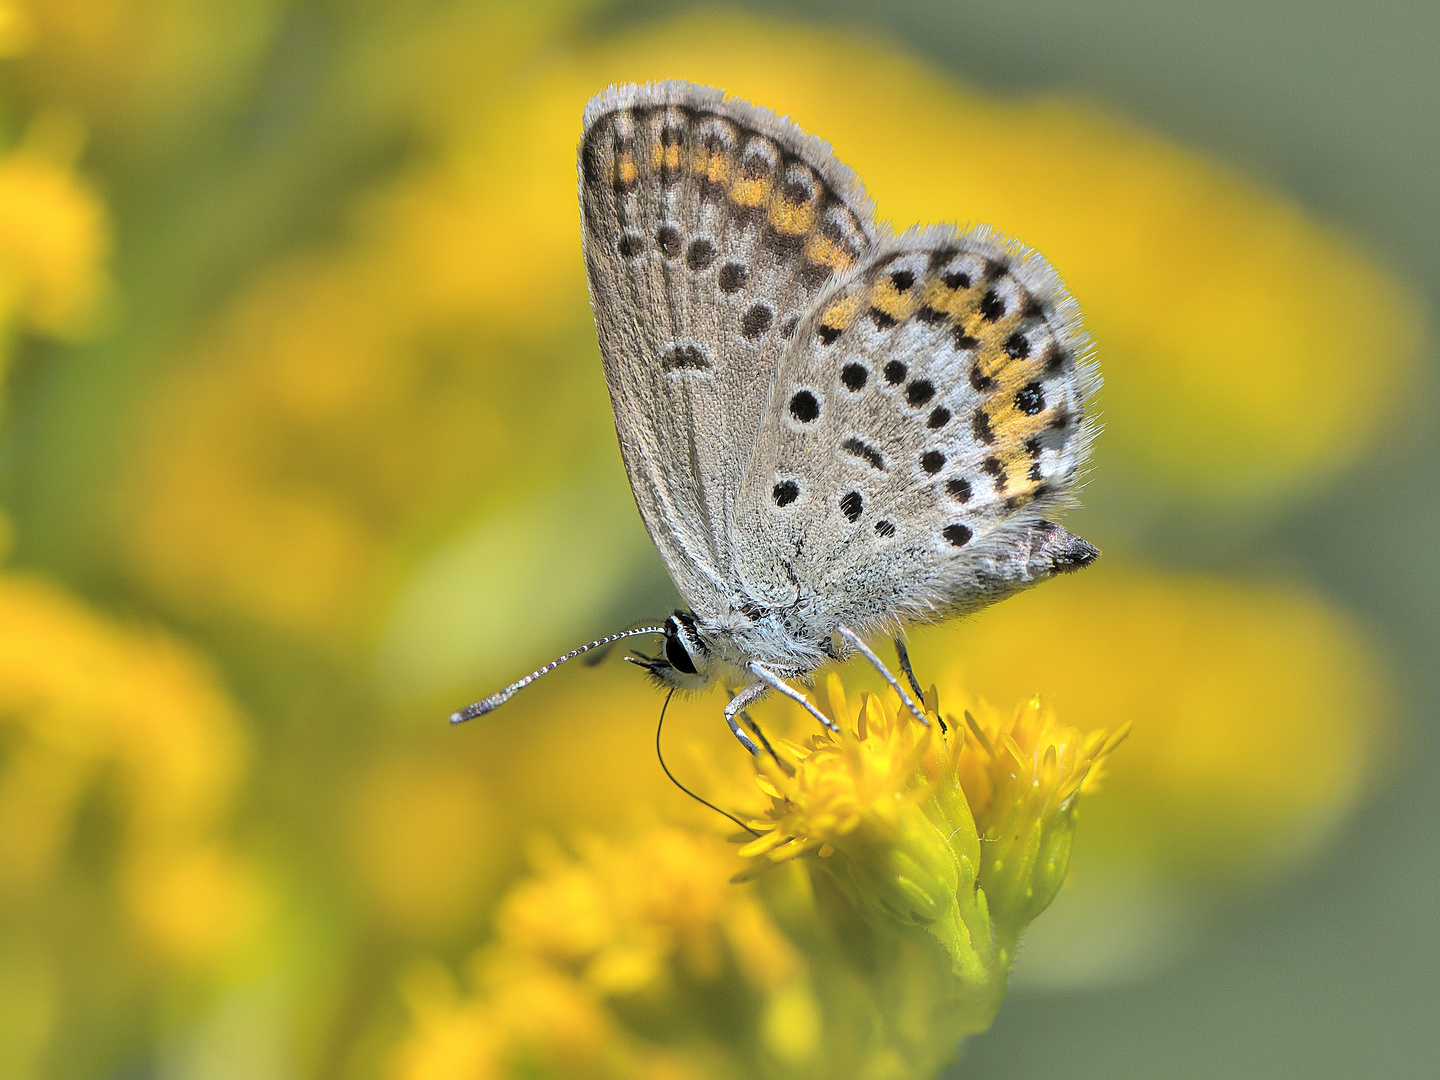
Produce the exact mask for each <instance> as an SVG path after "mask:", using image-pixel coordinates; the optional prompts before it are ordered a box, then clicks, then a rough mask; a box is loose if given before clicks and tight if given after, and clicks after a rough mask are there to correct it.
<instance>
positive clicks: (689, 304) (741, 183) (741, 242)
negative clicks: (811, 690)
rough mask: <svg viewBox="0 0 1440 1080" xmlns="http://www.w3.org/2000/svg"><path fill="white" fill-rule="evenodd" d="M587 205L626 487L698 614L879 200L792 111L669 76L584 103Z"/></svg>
mask: <svg viewBox="0 0 1440 1080" xmlns="http://www.w3.org/2000/svg"><path fill="white" fill-rule="evenodd" d="M580 206H581V216H582V219H583V229H582V239H583V244H584V251H585V267H586V273H587V275H588V278H589V284H590V297H591V303H592V305H593V307H594V309H595V322H596V328H597V331H598V334H599V339H600V350H601V354H602V356H603V359H604V365H605V377H606V381H607V383H608V384H609V388H610V395H611V403H612V406H613V408H614V413H615V427H616V431H617V433H618V435H619V439H620V447H621V452H622V454H623V456H624V459H625V466H626V469H627V471H628V473H629V476H630V483H631V487H632V489H633V491H634V493H635V499H636V502H637V504H638V505H639V508H640V512H641V515H642V517H643V518H644V520H645V524H646V527H647V528H648V529H649V531H650V535H651V536H652V537H653V538H654V540H655V543H656V545H657V546H658V547H659V549H660V552H661V555H662V556H663V557H664V559H665V561H666V564H667V566H668V568H669V570H670V572H671V575H672V576H673V577H674V578H675V581H676V584H677V586H678V587H679V588H680V591H681V592H682V594H684V596H685V598H686V600H687V602H688V603H689V604H690V605H691V607H692V608H693V609H694V610H695V611H696V612H697V613H699V614H701V615H702V616H703V615H705V614H708V613H711V612H712V611H713V609H715V608H716V607H717V605H719V604H720V597H721V595H722V594H724V593H725V592H726V590H727V588H728V584H727V583H729V582H731V581H732V580H733V576H732V574H731V561H732V559H733V558H734V554H735V553H734V551H733V550H732V547H731V545H732V537H733V529H732V528H731V527H730V525H731V523H732V522H733V521H734V520H735V512H736V502H737V499H738V497H739V492H740V487H741V484H742V482H743V480H744V477H745V474H746V470H747V467H748V465H749V463H750V459H751V456H752V453H753V450H754V447H755V444H756V438H757V433H758V431H759V427H760V424H761V421H762V418H763V417H764V415H765V410H766V407H767V405H768V403H769V402H770V400H771V398H772V396H773V393H772V392H773V386H774V382H775V375H776V370H777V367H778V365H779V362H780V358H781V355H782V353H783V352H784V350H785V348H786V345H787V343H788V342H789V341H790V340H791V339H792V338H793V337H794V335H795V333H796V332H797V329H798V327H799V326H800V324H801V322H802V321H803V319H804V318H805V316H806V313H807V311H808V310H809V309H810V308H811V307H812V306H813V303H814V301H815V298H816V296H817V295H818V294H819V293H820V292H821V290H822V289H824V288H825V287H826V286H827V284H828V283H829V282H830V281H831V280H833V279H834V278H835V277H836V276H837V275H840V274H844V273H845V272H847V271H850V270H852V269H853V268H854V267H855V266H857V265H858V264H859V261H860V260H861V258H862V257H863V255H864V254H865V252H866V251H867V250H868V249H869V248H870V247H871V246H872V244H873V241H874V236H875V228H874V225H873V222H872V220H871V207H870V202H869V200H868V198H867V197H866V196H865V194H864V191H863V189H862V187H861V185H860V183H859V181H858V179H856V177H855V176H854V175H853V174H852V173H851V172H850V171H849V170H848V169H846V168H845V167H844V166H842V165H840V164H839V163H838V162H837V161H836V160H835V159H834V157H833V155H832V154H831V153H830V150H829V147H828V146H827V145H826V144H825V143H823V142H821V141H820V140H818V139H815V138H813V137H811V136H809V135H806V134H805V133H804V132H802V131H801V130H800V129H799V128H797V127H796V126H795V125H793V124H791V123H789V122H788V121H787V120H783V119H780V118H777V117H776V116H775V115H774V114H773V113H770V112H768V111H766V110H763V109H758V108H755V107H753V106H750V105H747V104H745V103H743V102H738V101H734V100H725V99H724V97H723V95H722V94H721V93H720V92H719V91H715V90H710V89H708V88H704V87H698V86H695V85H693V84H691V83H685V82H665V83H658V84H651V85H646V86H635V85H629V86H622V87H618V88H617V87H612V88H611V89H609V90H607V91H606V92H604V93H603V94H600V95H598V96H597V97H596V98H594V99H593V100H592V101H591V102H590V104H589V106H588V107H587V109H586V111H585V130H584V135H583V137H582V140H581V145H580Z"/></svg>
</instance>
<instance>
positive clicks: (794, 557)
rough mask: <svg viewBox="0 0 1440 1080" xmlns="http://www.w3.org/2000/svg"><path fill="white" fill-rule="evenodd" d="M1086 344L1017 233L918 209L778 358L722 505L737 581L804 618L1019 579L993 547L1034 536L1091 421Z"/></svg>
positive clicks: (865, 612) (1011, 556) (975, 598)
mask: <svg viewBox="0 0 1440 1080" xmlns="http://www.w3.org/2000/svg"><path fill="white" fill-rule="evenodd" d="M1088 350H1089V345H1088V340H1087V338H1086V337H1085V335H1084V333H1083V331H1082V330H1081V329H1080V326H1079V315H1078V310H1077V309H1076V307H1075V305H1074V302H1073V301H1071V300H1070V299H1069V297H1068V296H1067V295H1066V293H1065V291H1064V288H1063V286H1062V285H1061V283H1060V281H1059V278H1058V277H1057V275H1056V274H1055V273H1054V272H1053V271H1052V270H1051V269H1050V268H1049V267H1048V266H1047V265H1046V264H1045V263H1044V261H1043V260H1042V259H1041V258H1040V257H1039V256H1038V255H1036V254H1034V253H1033V252H1030V251H1028V250H1027V249H1025V248H1023V247H1021V246H1020V245H1018V244H1014V243H1005V242H1002V241H999V240H997V239H996V238H994V237H992V235H991V234H990V232H989V231H988V230H984V229H977V230H972V231H971V232H969V233H964V234H962V233H959V232H957V231H956V230H954V229H950V228H946V227H938V226H937V227H930V228H926V229H923V230H912V231H910V232H908V233H906V234H903V235H901V236H899V237H896V238H894V239H892V240H888V241H885V242H882V243H880V244H878V245H876V246H875V247H874V248H873V249H872V250H871V252H870V253H869V254H868V255H867V257H866V259H865V260H864V261H863V262H862V264H861V265H860V266H858V267H857V268H856V269H855V270H854V271H852V272H851V273H849V274H848V275H845V276H844V277H843V278H840V279H837V281H836V282H835V283H834V284H833V285H832V286H831V287H830V288H828V289H827V290H826V292H825V294H824V295H823V296H822V297H820V298H819V300H818V302H817V305H816V307H815V310H814V311H812V312H811V313H810V315H808V316H807V317H806V318H805V319H804V320H803V321H802V322H801V324H800V326H799V328H798V330H797V336H796V339H795V340H794V342H793V343H792V344H791V346H790V347H789V349H788V351H787V352H786V354H785V356H784V357H783V359H782V360H781V363H780V367H779V372H778V376H777V379H776V381H775V386H774V390H773V393H772V395H771V400H770V402H769V404H768V407H767V409H766V415H765V419H764V421H763V425H762V428H761V431H760V437H759V440H758V448H757V452H756V455H755V458H754V460H753V461H752V463H751V470H750V473H749V476H748V477H747V480H746V483H745V487H744V490H743V492H742V495H741V499H740V505H739V507H738V508H737V512H736V517H735V532H736V535H735V539H734V541H733V545H734V547H735V548H736V550H737V553H738V554H737V558H736V567H735V568H736V571H737V573H738V577H739V579H740V584H741V587H742V589H743V590H744V591H746V592H748V593H750V594H751V595H753V596H755V597H756V598H757V600H758V601H759V602H760V603H763V604H767V605H776V606H784V605H787V604H798V605H799V607H800V608H801V609H802V610H805V611H807V612H809V613H810V617H809V619H807V621H808V622H811V623H812V624H813V625H814V627H816V628H817V629H818V630H819V631H820V632H821V633H823V632H824V630H825V627H826V625H827V624H833V623H836V622H845V623H850V624H856V625H875V624H877V623H880V622H893V621H897V620H906V619H910V618H917V617H918V618H933V617H936V616H939V615H944V614H950V613H955V612H958V611H964V610H968V609H972V608H976V607H979V606H981V605H982V604H984V603H986V602H988V601H989V600H992V599H994V598H995V594H996V593H997V592H998V591H1003V589H1000V588H999V584H1003V582H1002V579H1006V575H1007V574H1009V575H1010V577H1012V578H1013V577H1015V575H1017V574H1018V575H1019V577H1020V579H1021V580H1020V581H1019V582H1018V583H1024V579H1025V575H1026V574H1027V573H1029V571H1026V570H1025V568H1024V566H1020V567H1019V568H1018V569H1016V570H1015V571H1014V572H1013V573H1012V572H1011V571H1009V570H1007V569H1006V567H1005V566H1004V565H1002V564H1005V563H1006V562H1007V561H1009V562H1010V563H1013V562H1014V561H1015V560H1016V559H1017V558H1018V559H1021V560H1024V559H1028V558H1030V551H1031V548H1032V547H1038V546H1039V545H1040V539H1041V537H1042V535H1043V530H1049V529H1051V528H1052V527H1051V526H1049V525H1048V524H1047V523H1045V522H1044V521H1043V517H1042V515H1043V514H1044V513H1045V512H1046V511H1049V510H1052V509H1054V508H1055V507H1056V506H1057V505H1059V504H1061V503H1063V502H1064V501H1066V499H1067V496H1068V494H1069V492H1070V489H1071V488H1072V486H1073V484H1074V482H1075V479H1076V476H1077V473H1078V471H1079V469H1080V468H1081V466H1082V464H1083V460H1084V457H1085V454H1086V452H1087V449H1088V445H1089V442H1090V440H1091V438H1092V437H1093V434H1094V425H1093V421H1092V420H1091V419H1090V417H1089V416H1088V415H1087V407H1088V405H1089V402H1090V399H1091V397H1092V396H1093V394H1094V392H1095V390H1096V388H1097V386H1098V374H1097V373H1096V372H1095V369H1094V366H1093V364H1092V363H1091V361H1090V359H1089V356H1088ZM1032 533H1033V535H1031V534H1032ZM1065 535H1067V536H1068V534H1065ZM777 568H778V571H779V572H777ZM1006 580H1008V579H1006Z"/></svg>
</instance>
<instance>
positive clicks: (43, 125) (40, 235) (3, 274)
mask: <svg viewBox="0 0 1440 1080" xmlns="http://www.w3.org/2000/svg"><path fill="white" fill-rule="evenodd" d="M79 140H80V133H79V131H78V122H77V121H76V120H74V119H73V118H71V117H68V116H66V115H64V114H60V113H52V114H47V115H44V116H42V117H41V118H39V119H38V120H37V121H36V122H35V123H33V124H32V125H31V127H30V130H29V133H28V135H27V138H26V141H25V142H24V143H22V144H21V146H20V147H19V148H17V149H15V150H13V151H11V152H10V153H8V154H6V155H4V156H3V157H0V332H4V333H6V334H7V335H8V334H10V333H14V332H15V331H17V330H19V331H27V332H30V333H35V334H41V335H45V336H49V337H69V336H74V335H76V334H78V333H79V332H81V331H83V330H85V329H86V328H87V327H88V326H89V323H90V320H91V318H92V316H93V315H94V313H95V309H96V304H97V303H98V302H99V300H100V297H101V295H102V294H103V292H104V289H105V284H106V279H105V272H104V260H105V258H106V256H107V255H108V253H109V247H110V225H109V221H108V215H107V213H106V210H105V206H104V204H103V203H102V202H101V201H100V199H99V198H98V197H97V196H96V194H95V192H94V191H93V190H92V189H91V188H90V185H89V184H88V183H86V182H85V181H84V180H82V179H81V178H80V177H79V176H77V175H76V173H75V171H74V168H73V158H74V156H75V153H76V152H77V151H78V144H79ZM8 349H9V344H8V341H4V340H0V363H3V360H4V359H5V357H4V355H3V353H5V352H8Z"/></svg>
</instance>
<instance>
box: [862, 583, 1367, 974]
mask: <svg viewBox="0 0 1440 1080" xmlns="http://www.w3.org/2000/svg"><path fill="white" fill-rule="evenodd" d="M912 656H913V657H914V659H915V663H916V665H917V668H918V670H919V671H920V672H921V674H922V675H923V676H925V677H927V678H928V677H933V678H935V680H936V681H937V682H938V683H939V685H940V687H941V692H942V695H946V696H949V695H952V694H955V693H960V692H962V688H963V690H964V691H968V692H969V693H974V694H977V695H982V696H983V697H985V698H987V699H990V700H997V701H1005V700H1014V699H1016V698H1017V697H1022V696H1024V695H1028V694H1032V693H1034V692H1035V690H1036V689H1037V688H1041V687H1043V688H1044V690H1045V693H1046V697H1047V700H1049V701H1053V702H1055V703H1057V705H1058V706H1059V707H1060V708H1062V709H1063V710H1064V713H1065V715H1066V716H1067V717H1068V718H1070V719H1072V720H1073V721H1074V722H1075V723H1076V724H1078V725H1079V726H1080V727H1081V728H1082V729H1083V728H1085V727H1088V726H1091V725H1098V724H1102V723H1103V724H1107V725H1116V726H1119V725H1127V726H1130V727H1131V728H1132V731H1133V734H1132V736H1131V738H1130V741H1129V743H1128V744H1127V746H1126V748H1125V752H1124V753H1122V754H1120V755H1118V756H1117V757H1116V758H1115V759H1114V760H1113V762H1112V763H1111V764H1109V765H1108V766H1107V770H1106V772H1107V776H1106V781H1105V788H1104V791H1103V792H1102V793H1101V795H1100V796H1099V797H1097V798H1095V799H1094V800H1091V801H1089V802H1088V807H1089V809H1088V810H1087V811H1086V819H1085V828H1084V829H1083V830H1082V831H1081V837H1080V840H1079V841H1078V851H1077V853H1076V857H1075V863H1076V867H1077V871H1076V874H1075V881H1074V882H1073V883H1072V884H1071V886H1070V887H1069V888H1067V890H1066V891H1065V893H1064V894H1063V895H1062V897H1061V899H1060V901H1059V903H1058V904H1057V910H1056V911H1055V912H1052V913H1051V914H1050V915H1049V916H1047V918H1046V919H1045V920H1044V921H1043V922H1042V923H1040V924H1039V930H1038V932H1037V934H1036V935H1033V936H1032V938H1031V940H1029V942H1028V943H1027V950H1026V956H1025V964H1024V973H1025V974H1026V976H1027V977H1030V976H1034V977H1036V978H1042V979H1043V978H1055V979H1060V978H1064V979H1066V980H1068V981H1086V980H1092V979H1103V978H1107V977H1111V976H1119V975H1123V974H1125V972H1126V971H1127V970H1129V969H1131V968H1132V967H1133V966H1134V965H1137V964H1144V963H1148V962H1154V961H1155V960H1158V959H1161V958H1162V957H1161V956H1160V955H1159V954H1156V953H1154V949H1155V948H1159V947H1163V946H1169V947H1173V945H1174V943H1175V942H1177V941H1178V940H1180V939H1179V937H1178V936H1177V935H1180V934H1182V933H1183V931H1184V929H1185V928H1186V927H1188V926H1190V925H1191V924H1192V923H1193V922H1194V921H1195V920H1197V919H1201V918H1203V912H1204V910H1205V909H1206V907H1207V905H1210V904H1213V902H1214V900H1215V898H1216V897H1217V896H1218V895H1224V894H1225V893H1230V892H1235V891H1239V890H1246V889H1253V888H1255V887H1256V886H1257V885H1260V884H1263V883H1266V882H1269V881H1272V880H1273V879H1274V878H1275V877H1276V876H1277V875H1278V874H1281V873H1284V872H1285V871H1287V870H1288V869H1289V868H1291V867H1293V866H1294V865H1295V864H1296V863H1297V862H1299V861H1300V860H1301V859H1303V858H1305V857H1307V856H1309V855H1311V854H1313V853H1314V852H1315V851H1316V850H1317V849H1318V848H1319V847H1320V846H1321V845H1322V844H1323V843H1324V842H1325V841H1326V840H1327V839H1329V838H1330V837H1331V836H1333V833H1334V830H1335V829H1336V827H1337V825H1338V824H1339V823H1340V822H1341V821H1343V820H1344V819H1345V818H1346V817H1347V816H1348V815H1349V814H1350V813H1351V812H1353V810H1354V809H1355V807H1356V806H1357V805H1358V803H1359V802H1360V800H1361V799H1362V798H1363V797H1364V795H1365V793H1366V791H1367V790H1368V788H1369V787H1370V786H1371V784H1372V783H1373V781H1374V779H1375V777H1376V775H1377V773H1378V771H1379V769H1378V766H1379V764H1380V762H1382V761H1383V760H1384V753H1383V752H1384V750H1385V748H1386V747H1387V745H1388V741H1389V737H1390V724H1391V719H1392V718H1391V715H1390V713H1391V700H1390V695H1389V691H1388V690H1387V685H1386V684H1387V681H1388V679H1387V674H1388V673H1387V671H1386V669H1385V666H1384V665H1383V663H1382V662H1381V658H1380V657H1379V656H1378V655H1377V654H1376V652H1375V651H1374V646H1373V645H1372V644H1371V642H1370V641H1368V640H1367V635H1366V634H1365V632H1364V627H1363V626H1361V625H1359V624H1358V623H1357V622H1356V620H1355V619H1354V618H1353V616H1349V615H1347V613H1345V612H1344V611H1343V610H1340V609H1338V608H1336V607H1335V606H1333V605H1332V604H1330V603H1328V602H1327V601H1325V600H1324V599H1323V598H1321V597H1319V596H1316V595H1314V594H1312V593H1310V592H1308V591H1306V590H1303V589H1298V588H1295V587H1293V586H1277V585H1273V584H1266V585H1253V584H1252V585H1246V584H1241V583H1236V582H1227V581H1223V580H1219V579H1216V578H1212V577H1209V576H1205V575H1198V574H1196V575H1185V576H1182V575H1170V574H1166V575H1162V574H1156V573H1150V572H1144V571H1141V570H1139V569H1136V568H1133V567H1127V566H1126V565H1125V563H1124V561H1123V558H1116V559H1114V560H1113V561H1111V560H1109V559H1108V558H1107V560H1105V561H1102V562H1101V563H1100V564H1099V565H1097V566H1096V567H1094V568H1092V569H1090V570H1087V571H1086V572H1085V573H1084V574H1079V575H1076V576H1075V577H1073V578H1065V579H1062V580H1058V581H1054V582H1050V583H1047V584H1046V585H1045V586H1044V587H1043V588H1040V589H1036V590H1034V591H1033V592H1031V593H1027V594H1024V595H1022V596H1017V597H1014V598H1012V599H1010V600H1007V601H1005V602H1004V603H1003V604H999V605H997V606H996V607H994V608H992V609H990V610H988V611H985V612H983V613H981V614H979V615H977V616H975V617H974V618H972V619H967V620H965V621H963V622H958V623H955V624H952V625H948V626H940V627H934V628H931V629H927V630H922V631H920V632H918V633H916V634H914V635H913V636H912ZM853 677H854V678H863V677H864V676H863V674H862V673H857V675H856V676H853ZM976 715H977V717H980V718H981V719H982V720H983V714H981V713H977V714H976ZM982 727H983V728H984V730H986V732H987V736H988V735H989V728H988V727H985V725H984V724H982ZM996 745H998V744H996ZM1060 760H1061V761H1062V762H1063V755H1062V756H1061V758H1060ZM967 790H970V789H968V788H967ZM972 805H975V804H974V803H972ZM978 814H979V811H978V809H977V816H978ZM1142 913H1143V917H1142ZM1160 925H1164V926H1169V927H1172V928H1173V929H1172V931H1170V932H1167V934H1166V935H1163V937H1164V940H1159V939H1155V940H1153V942H1152V943H1151V944H1146V943H1145V942H1146V940H1147V939H1146V937H1145V935H1146V933H1147V927H1155V926H1160ZM1082 926H1083V927H1084V928H1085V935H1080V934H1078V933H1077V931H1078V929H1079V928H1080V927H1082ZM1062 927H1065V928H1067V930H1068V932H1069V933H1070V938H1069V939H1068V940H1067V939H1066V938H1065V936H1064V932H1062V930H1061V928H1062ZM1052 935H1053V936H1052ZM1097 935H1099V936H1101V937H1103V938H1104V940H1107V941H1110V942H1112V947H1111V948H1109V949H1107V950H1101V951H1099V952H1097V951H1095V950H1091V951H1089V952H1088V953H1087V952H1085V949H1084V943H1083V942H1082V941H1080V940H1078V938H1079V937H1081V936H1088V938H1089V940H1092V941H1093V940H1099V937H1097ZM1062 973H1063V974H1062Z"/></svg>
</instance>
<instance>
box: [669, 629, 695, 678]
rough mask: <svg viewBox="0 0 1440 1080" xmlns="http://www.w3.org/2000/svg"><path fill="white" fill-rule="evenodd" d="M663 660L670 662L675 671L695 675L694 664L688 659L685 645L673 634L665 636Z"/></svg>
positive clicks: (688, 655)
mask: <svg viewBox="0 0 1440 1080" xmlns="http://www.w3.org/2000/svg"><path fill="white" fill-rule="evenodd" d="M665 659H666V660H668V661H670V666H671V667H673V668H674V669H675V670H676V671H680V672H684V673H685V674H686V675H694V674H696V671H695V664H694V662H693V661H692V660H691V659H690V654H689V653H688V652H686V651H685V645H684V644H683V643H682V642H681V640H680V638H679V637H677V636H675V635H673V634H666V635H665Z"/></svg>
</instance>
